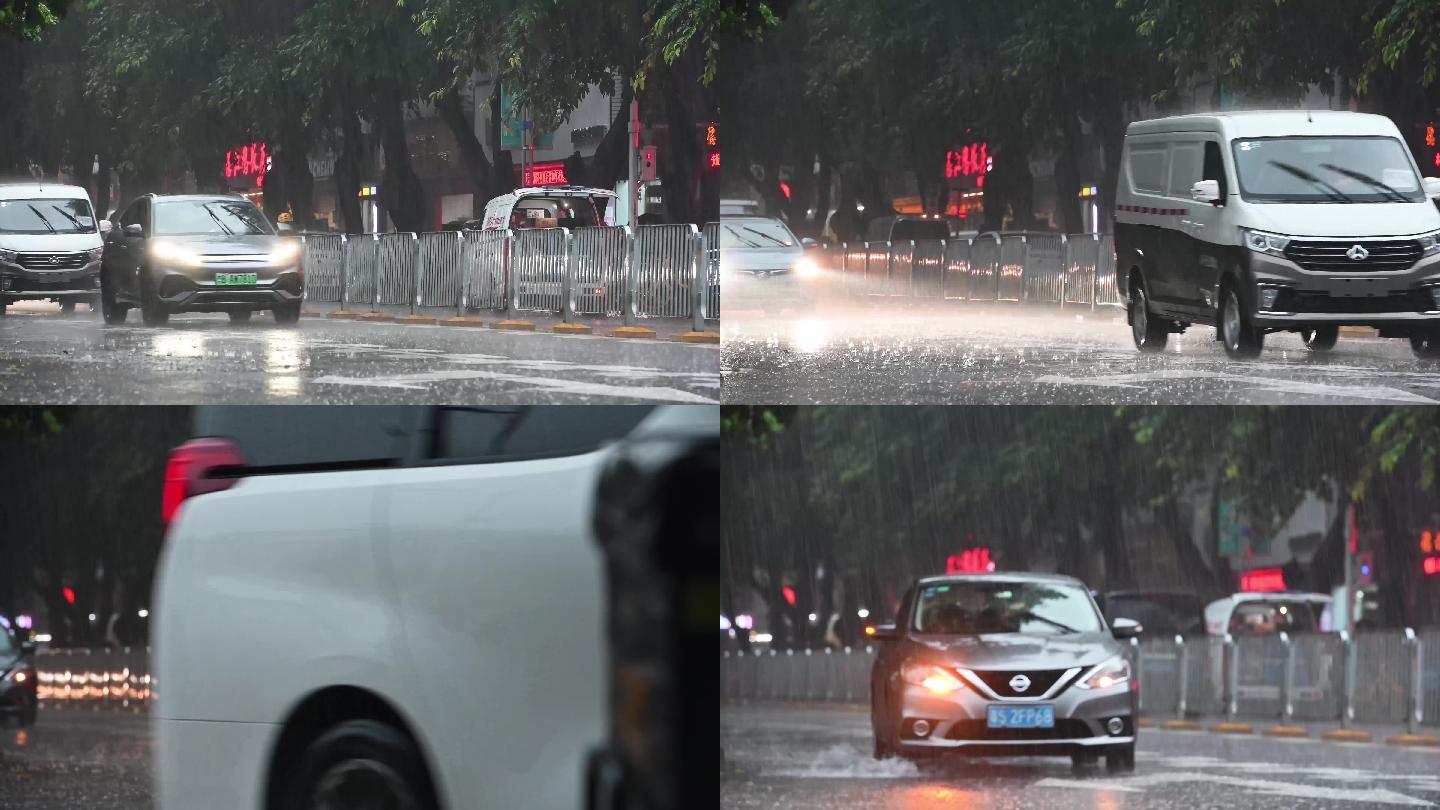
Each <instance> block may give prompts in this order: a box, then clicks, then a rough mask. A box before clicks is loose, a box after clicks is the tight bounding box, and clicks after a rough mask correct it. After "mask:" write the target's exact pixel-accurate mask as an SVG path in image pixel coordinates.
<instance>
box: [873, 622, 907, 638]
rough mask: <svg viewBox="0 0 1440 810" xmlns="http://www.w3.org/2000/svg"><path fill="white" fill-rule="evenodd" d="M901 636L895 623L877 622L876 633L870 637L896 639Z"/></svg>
mask: <svg viewBox="0 0 1440 810" xmlns="http://www.w3.org/2000/svg"><path fill="white" fill-rule="evenodd" d="M899 637H900V632H899V631H898V630H896V629H895V625H893V624H877V625H875V635H873V636H871V637H870V638H873V639H875V640H876V641H894V640H895V639H897V638H899Z"/></svg>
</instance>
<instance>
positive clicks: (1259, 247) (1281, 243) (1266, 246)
mask: <svg viewBox="0 0 1440 810" xmlns="http://www.w3.org/2000/svg"><path fill="white" fill-rule="evenodd" d="M1288 244H1290V237H1288V236H1280V235H1279V234H1274V233H1266V232H1264V231H1252V230H1250V229H1249V228H1246V229H1245V247H1248V248H1250V249H1251V250H1253V251H1255V252H1256V253H1273V254H1275V255H1277V256H1278V255H1280V254H1282V253H1284V252H1285V246H1286V245H1288Z"/></svg>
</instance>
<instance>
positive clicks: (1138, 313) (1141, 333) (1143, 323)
mask: <svg viewBox="0 0 1440 810" xmlns="http://www.w3.org/2000/svg"><path fill="white" fill-rule="evenodd" d="M1130 338H1131V339H1132V340H1134V341H1135V348H1137V349H1139V350H1140V351H1142V352H1145V353H1146V354H1151V353H1154V352H1158V351H1163V350H1164V349H1165V342H1166V341H1167V340H1169V339H1170V323H1169V322H1168V321H1166V320H1165V319H1164V318H1157V317H1155V316H1154V315H1151V314H1150V296H1148V295H1146V294H1145V287H1144V286H1143V285H1141V284H1136V285H1135V288H1134V289H1133V290H1132V291H1131V293H1130Z"/></svg>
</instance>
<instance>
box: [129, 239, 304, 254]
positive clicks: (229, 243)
mask: <svg viewBox="0 0 1440 810" xmlns="http://www.w3.org/2000/svg"><path fill="white" fill-rule="evenodd" d="M155 238H156V239H157V240H163V241H166V242H170V243H172V244H176V245H184V246H185V247H186V248H188V249H190V250H193V251H195V252H196V253H200V254H204V255H209V256H216V255H228V254H236V253H241V254H246V253H269V252H270V251H272V250H274V249H276V248H278V247H279V246H280V244H281V240H282V239H283V237H280V236H269V235H266V234H250V235H247V236H214V235H211V234H203V235H196V236H157V237H155Z"/></svg>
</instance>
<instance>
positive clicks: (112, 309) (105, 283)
mask: <svg viewBox="0 0 1440 810" xmlns="http://www.w3.org/2000/svg"><path fill="white" fill-rule="evenodd" d="M108 279H109V276H107V275H106V274H104V273H101V274H100V317H102V318H104V319H105V323H108V324H111V325H115V324H122V323H125V316H126V315H127V314H129V312H130V308H129V307H127V306H123V305H121V304H119V303H116V301H115V288H114V287H113V286H111V284H110V281H109V280H108Z"/></svg>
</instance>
